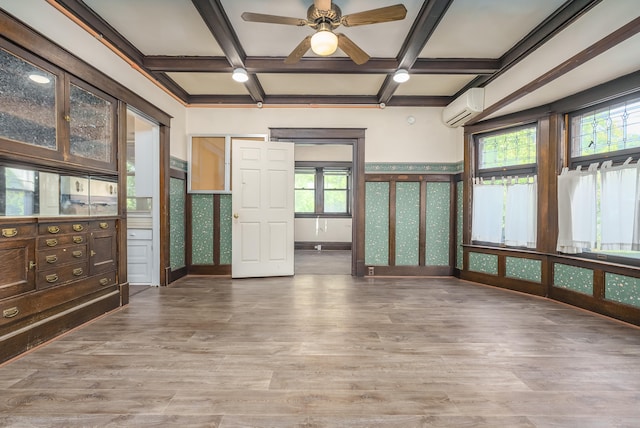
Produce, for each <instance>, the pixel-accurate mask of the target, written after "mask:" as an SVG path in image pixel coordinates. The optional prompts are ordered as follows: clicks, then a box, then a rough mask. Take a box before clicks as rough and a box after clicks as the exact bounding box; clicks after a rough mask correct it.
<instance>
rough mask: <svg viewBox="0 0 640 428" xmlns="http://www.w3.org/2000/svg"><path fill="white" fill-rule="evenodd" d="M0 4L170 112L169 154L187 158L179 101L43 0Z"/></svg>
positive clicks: (183, 112)
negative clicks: (171, 117)
mask: <svg viewBox="0 0 640 428" xmlns="http://www.w3.org/2000/svg"><path fill="white" fill-rule="evenodd" d="M0 8H2V9H4V10H5V11H6V12H7V13H9V14H11V15H13V16H14V17H16V18H17V19H19V20H21V21H22V22H24V23H26V24H27V25H28V26H30V27H32V28H33V29H34V30H36V31H37V32H39V33H41V34H43V35H44V36H45V37H47V38H49V39H51V40H52V41H53V42H55V43H56V44H58V45H59V46H61V47H63V48H64V49H66V50H68V51H69V52H71V53H72V54H74V55H76V56H77V57H79V58H81V59H82V60H83V61H85V62H86V63H88V64H90V65H92V66H93V67H95V68H97V69H98V70H100V71H101V72H102V73H104V74H106V75H107V76H109V77H111V78H112V79H114V80H116V81H117V82H119V83H120V84H121V85H123V86H125V87H127V88H128V89H129V90H131V91H132V92H135V93H136V94H138V95H139V96H141V97H142V98H144V99H146V100H147V101H149V102H150V103H151V104H153V105H154V106H156V107H157V108H159V109H161V110H163V111H164V112H165V113H167V114H169V115H171V116H173V119H172V120H171V135H170V138H171V155H172V156H176V157H179V158H181V159H186V158H187V157H186V146H187V137H186V135H187V132H186V123H185V119H186V109H185V107H184V106H183V105H182V104H181V103H180V102H178V101H176V100H175V99H174V98H173V97H171V96H169V95H168V94H167V93H166V92H164V91H163V90H162V89H160V88H159V87H158V86H156V85H155V84H153V83H152V82H151V81H149V80H148V79H147V78H146V77H145V76H143V75H142V74H141V73H140V72H138V71H136V70H134V69H133V68H132V67H131V66H130V65H129V64H127V63H126V62H125V61H124V60H122V59H121V58H120V57H119V56H117V55H116V54H114V53H113V52H112V51H111V50H109V49H108V48H107V47H106V46H105V45H103V44H102V43H101V42H100V41H99V40H97V39H96V38H94V37H93V36H91V35H90V34H89V33H87V32H86V31H85V30H83V29H82V28H80V27H78V26H77V25H76V24H75V23H73V22H72V21H71V20H70V19H69V18H67V17H66V16H65V15H63V14H62V13H61V12H59V11H58V10H56V9H55V8H54V7H53V6H51V5H50V4H48V3H46V2H45V1H44V0H0ZM174 148H175V150H176V152H174Z"/></svg>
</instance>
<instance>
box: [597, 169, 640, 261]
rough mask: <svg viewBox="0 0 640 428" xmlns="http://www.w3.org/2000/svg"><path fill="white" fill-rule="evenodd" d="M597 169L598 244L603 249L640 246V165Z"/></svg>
mask: <svg viewBox="0 0 640 428" xmlns="http://www.w3.org/2000/svg"><path fill="white" fill-rule="evenodd" d="M610 165H611V162H610V161H609V162H608V163H606V164H604V165H603V167H602V169H601V170H600V174H601V178H602V189H601V196H600V198H601V199H600V215H601V218H600V224H601V240H602V242H601V247H602V249H603V250H626V251H628V250H632V249H635V250H637V249H640V236H639V235H640V234H639V233H638V231H640V224H639V223H640V210H639V205H640V166H639V165H638V164H635V165H629V164H628V163H627V164H625V165H621V166H616V167H612V166H610Z"/></svg>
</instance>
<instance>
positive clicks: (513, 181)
mask: <svg viewBox="0 0 640 428" xmlns="http://www.w3.org/2000/svg"><path fill="white" fill-rule="evenodd" d="M475 143H476V176H475V177H474V184H473V209H472V216H473V217H472V229H471V230H472V235H471V239H472V241H474V242H476V243H487V244H496V245H503V246H514V247H527V248H535V246H536V226H537V185H536V173H537V167H536V159H537V158H536V156H537V139H536V126H535V125H528V126H524V127H519V128H511V129H508V130H501V131H498V132H492V133H487V134H480V135H477V136H476V141H475Z"/></svg>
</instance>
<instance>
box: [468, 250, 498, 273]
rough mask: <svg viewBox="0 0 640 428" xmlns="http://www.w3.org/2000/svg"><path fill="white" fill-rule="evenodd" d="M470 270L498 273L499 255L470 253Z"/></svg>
mask: <svg viewBox="0 0 640 428" xmlns="http://www.w3.org/2000/svg"><path fill="white" fill-rule="evenodd" d="M469 270H471V271H474V272H482V273H488V274H490V275H497V274H498V256H496V255H495V254H482V253H469Z"/></svg>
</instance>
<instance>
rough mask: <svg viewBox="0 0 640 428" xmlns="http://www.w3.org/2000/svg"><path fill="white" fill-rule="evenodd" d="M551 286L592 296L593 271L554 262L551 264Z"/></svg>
mask: <svg viewBox="0 0 640 428" xmlns="http://www.w3.org/2000/svg"><path fill="white" fill-rule="evenodd" d="M553 286H554V287H560V288H565V289H567V290H572V291H576V292H578V293H583V294H588V295H590V296H593V271H592V270H591V269H585V268H581V267H576V266H569V265H563V264H561V263H556V264H554V265H553Z"/></svg>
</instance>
